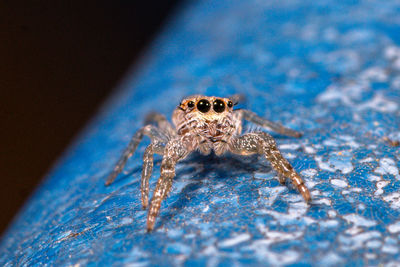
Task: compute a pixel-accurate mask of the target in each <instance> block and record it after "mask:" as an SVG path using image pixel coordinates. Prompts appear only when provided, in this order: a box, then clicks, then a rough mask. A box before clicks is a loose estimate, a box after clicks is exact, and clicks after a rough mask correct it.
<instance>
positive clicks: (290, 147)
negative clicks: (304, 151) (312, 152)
mask: <svg viewBox="0 0 400 267" xmlns="http://www.w3.org/2000/svg"><path fill="white" fill-rule="evenodd" d="M300 146H301V145H300V144H281V145H279V149H282V150H296V149H299V148H300Z"/></svg>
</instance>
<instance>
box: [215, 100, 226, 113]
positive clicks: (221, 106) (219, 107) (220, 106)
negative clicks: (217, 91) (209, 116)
mask: <svg viewBox="0 0 400 267" xmlns="http://www.w3.org/2000/svg"><path fill="white" fill-rule="evenodd" d="M213 108H214V111H215V112H218V113H221V112H224V110H225V103H224V101H222V100H220V99H217V100H215V101H214V103H213Z"/></svg>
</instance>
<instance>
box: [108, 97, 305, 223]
mask: <svg viewBox="0 0 400 267" xmlns="http://www.w3.org/2000/svg"><path fill="white" fill-rule="evenodd" d="M239 98H240V97H239V96H233V97H230V98H220V97H214V96H211V97H208V96H201V95H196V96H192V97H188V98H186V99H184V100H183V101H182V102H181V103H180V104H179V106H178V107H177V108H176V109H175V111H174V113H173V116H172V121H173V123H174V125H175V128H174V127H173V126H172V125H171V124H170V123H169V122H168V121H167V120H166V118H165V117H164V116H163V115H162V114H159V113H151V114H149V115H148V117H147V119H146V124H147V125H146V126H144V127H142V128H141V129H140V130H139V131H137V132H136V133H135V135H134V136H133V137H132V140H131V141H130V143H129V145H128V147H127V148H126V150H125V151H124V153H123V154H122V156H121V158H120V159H119V161H118V162H117V164H116V165H115V167H114V170H113V172H112V173H111V174H110V176H109V177H108V179H107V182H106V185H109V184H111V183H112V182H113V181H114V180H115V178H116V177H117V175H118V174H119V173H120V172H121V171H122V169H123V167H124V166H125V163H126V161H127V160H128V158H129V157H130V156H132V154H133V153H134V152H135V150H136V148H137V146H138V145H139V143H140V141H141V140H142V138H143V136H144V135H147V136H149V137H150V138H151V144H150V145H149V146H148V147H147V148H146V150H145V153H144V157H143V170H142V179H141V187H140V189H141V194H142V205H143V208H144V209H147V206H148V202H149V201H148V199H149V179H150V176H151V173H152V171H153V155H154V153H157V154H160V155H162V156H163V159H162V163H161V170H160V178H159V179H158V182H157V186H156V189H155V190H154V193H153V197H152V199H151V201H150V208H149V212H148V216H147V230H148V231H151V230H152V229H153V228H154V223H155V220H156V217H157V215H158V213H159V211H160V207H161V202H162V200H163V199H164V198H165V197H166V196H167V195H168V193H169V192H170V190H171V186H172V180H173V178H174V176H175V165H176V163H177V162H178V161H180V160H182V159H184V158H185V157H186V156H187V155H188V154H189V153H191V152H193V151H194V150H199V151H200V152H201V153H203V154H206V155H207V154H209V153H210V152H211V151H212V150H213V151H214V152H215V154H216V155H221V154H223V153H224V152H226V151H230V152H232V153H234V154H239V155H251V154H260V155H263V156H264V157H265V158H266V159H267V160H269V161H270V162H271V165H272V167H273V168H274V169H275V170H276V171H277V173H278V178H279V181H280V183H282V184H284V183H285V181H286V178H289V179H290V180H291V181H292V183H293V184H294V185H295V187H296V188H297V189H298V190H299V192H300V193H301V195H302V196H303V198H304V199H305V200H306V201H307V202H309V201H311V196H310V192H309V191H308V189H307V187H306V186H305V184H304V182H303V180H302V179H301V177H300V176H299V174H298V173H297V172H296V171H295V170H294V169H293V167H292V166H291V165H290V163H289V162H288V161H287V160H286V159H285V158H284V157H283V156H282V154H281V153H280V151H279V150H278V148H277V146H276V143H275V140H274V139H273V138H272V136H271V135H269V134H268V133H266V132H263V131H257V132H250V133H246V134H244V135H241V132H242V120H243V119H245V120H248V121H251V122H253V123H255V124H257V125H259V126H262V127H265V128H269V129H270V130H273V131H275V132H277V133H280V134H283V135H287V136H292V137H300V136H301V134H300V133H299V132H296V131H294V130H291V129H288V128H285V127H283V126H282V125H280V124H278V123H274V122H271V121H268V120H266V119H263V118H261V117H259V116H257V115H256V114H255V113H253V112H251V111H248V110H244V109H236V110H234V109H233V107H234V105H235V104H237V101H238V99H239ZM154 124H155V125H154Z"/></svg>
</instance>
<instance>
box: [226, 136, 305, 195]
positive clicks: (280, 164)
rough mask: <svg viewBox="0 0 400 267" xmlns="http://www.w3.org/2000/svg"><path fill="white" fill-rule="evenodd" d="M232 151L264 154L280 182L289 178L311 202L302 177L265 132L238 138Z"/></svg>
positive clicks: (243, 153)
mask: <svg viewBox="0 0 400 267" xmlns="http://www.w3.org/2000/svg"><path fill="white" fill-rule="evenodd" d="M230 149H231V151H232V152H233V153H236V154H240V155H250V154H254V153H258V154H262V155H264V156H265V158H266V159H267V160H268V161H270V162H271V165H272V167H273V168H274V169H275V171H276V172H278V176H279V182H280V183H284V181H285V180H284V177H286V178H289V179H290V180H291V181H292V183H293V184H294V185H295V187H296V188H297V190H298V191H299V192H300V194H301V195H302V196H303V198H304V200H305V201H306V202H310V201H311V195H310V192H309V191H308V189H307V187H306V185H305V184H304V181H303V180H302V179H301V177H300V175H299V174H298V173H297V172H296V171H295V170H294V169H293V167H292V165H290V163H289V162H288V161H287V160H286V159H285V158H284V157H283V156H282V154H281V152H280V151H279V149H278V147H277V146H276V142H275V140H274V139H273V138H272V136H270V135H269V134H267V133H265V132H255V133H248V134H245V135H243V136H241V137H238V138H236V140H234V141H233V142H232V143H231V146H230Z"/></svg>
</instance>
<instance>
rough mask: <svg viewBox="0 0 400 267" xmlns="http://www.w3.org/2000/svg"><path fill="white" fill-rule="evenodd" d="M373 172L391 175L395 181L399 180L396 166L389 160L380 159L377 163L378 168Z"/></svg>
mask: <svg viewBox="0 0 400 267" xmlns="http://www.w3.org/2000/svg"><path fill="white" fill-rule="evenodd" d="M374 172H375V173H377V174H381V175H385V174H391V175H393V176H394V177H395V178H396V179H397V180H400V174H399V169H398V168H397V166H396V162H395V161H394V160H393V159H391V158H382V159H381V160H380V161H379V167H377V168H376V169H375V171H374Z"/></svg>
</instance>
